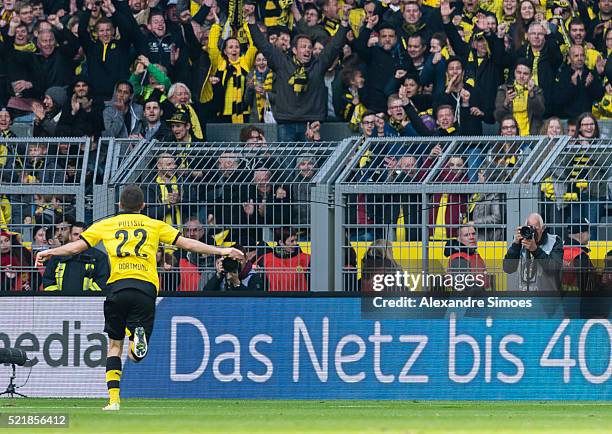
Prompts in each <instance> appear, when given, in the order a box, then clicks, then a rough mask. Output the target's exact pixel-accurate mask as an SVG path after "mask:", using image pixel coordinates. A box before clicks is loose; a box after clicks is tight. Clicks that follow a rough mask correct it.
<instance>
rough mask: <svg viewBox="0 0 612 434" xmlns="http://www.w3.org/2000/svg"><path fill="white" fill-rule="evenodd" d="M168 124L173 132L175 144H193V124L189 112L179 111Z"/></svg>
mask: <svg viewBox="0 0 612 434" xmlns="http://www.w3.org/2000/svg"><path fill="white" fill-rule="evenodd" d="M167 122H168V123H169V124H170V129H171V130H172V136H173V139H172V141H173V142H178V143H191V141H192V137H191V123H190V119H189V113H188V112H187V111H183V110H177V111H176V112H175V113H174V114H173V115H172V117H171V118H170V119H168V121H167Z"/></svg>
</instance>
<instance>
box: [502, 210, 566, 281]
mask: <svg viewBox="0 0 612 434" xmlns="http://www.w3.org/2000/svg"><path fill="white" fill-rule="evenodd" d="M562 266H563V242H562V241H561V239H560V238H559V237H557V236H556V235H552V234H549V233H548V230H547V229H546V228H545V227H544V221H543V220H542V216H541V215H540V214H537V213H534V214H531V215H530V216H529V217H527V221H526V222H525V226H521V227H518V228H516V232H515V234H514V240H513V242H512V245H511V246H510V248H509V249H508V251H507V252H506V256H505V257H504V263H503V268H504V272H505V273H508V274H513V273H515V272H516V270H517V269H519V271H520V280H519V289H520V290H521V291H559V290H560V289H561V268H562Z"/></svg>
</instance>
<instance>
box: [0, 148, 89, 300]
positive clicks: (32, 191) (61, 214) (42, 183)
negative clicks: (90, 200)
mask: <svg viewBox="0 0 612 434" xmlns="http://www.w3.org/2000/svg"><path fill="white" fill-rule="evenodd" d="M90 145H91V143H90V141H89V139H87V138H85V139H76V138H61V137H58V138H13V139H6V140H1V141H0V151H1V152H0V212H1V216H0V217H1V218H0V230H2V232H3V235H2V238H3V240H2V248H1V249H0V256H2V258H3V261H2V263H3V264H4V266H3V267H2V269H1V270H0V280H1V281H0V285H1V287H2V290H22V289H31V290H37V289H39V288H40V283H41V281H40V277H41V272H42V270H36V269H34V268H33V254H35V253H36V252H37V251H38V250H44V249H47V248H49V247H51V246H54V245H59V244H61V243H64V242H66V241H67V236H68V231H69V229H70V224H68V223H66V222H68V221H84V220H85V219H86V193H87V192H88V186H90V185H91V184H92V183H93V178H94V177H95V167H96V165H95V162H96V158H95V153H93V152H90V149H91V148H90ZM92 154H93V155H92Z"/></svg>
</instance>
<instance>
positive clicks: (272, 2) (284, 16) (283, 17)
mask: <svg viewBox="0 0 612 434" xmlns="http://www.w3.org/2000/svg"><path fill="white" fill-rule="evenodd" d="M292 4H293V0H267V1H266V2H265V5H264V11H263V15H264V24H265V26H266V27H268V28H270V27H275V26H288V27H289V28H291V27H292V26H293V20H292V17H293V15H292V14H291V5H292Z"/></svg>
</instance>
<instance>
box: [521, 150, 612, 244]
mask: <svg viewBox="0 0 612 434" xmlns="http://www.w3.org/2000/svg"><path fill="white" fill-rule="evenodd" d="M531 181H532V183H533V184H534V185H536V186H538V190H539V197H538V205H539V206H538V207H539V209H540V210H541V213H542V217H543V218H544V221H545V222H546V223H547V225H548V226H549V228H550V230H551V232H552V233H555V234H556V235H558V236H560V237H562V238H563V237H565V236H566V235H567V232H568V227H569V228H571V227H572V225H574V226H576V225H579V224H580V223H581V222H585V221H588V222H589V226H590V240H591V241H611V240H612V143H610V140H602V139H591V140H585V139H569V140H565V141H564V142H563V143H560V145H559V146H557V147H555V148H554V149H553V151H552V152H551V153H550V154H549V155H548V158H547V159H546V161H545V164H543V165H542V167H541V169H540V170H538V172H537V173H535V174H534V177H533V179H532V180H531Z"/></svg>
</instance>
